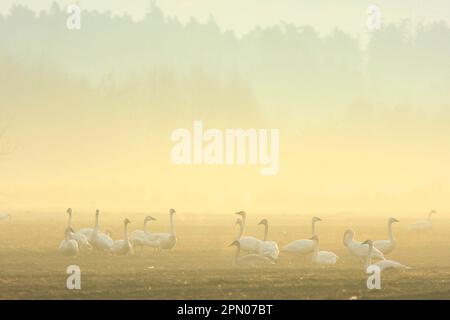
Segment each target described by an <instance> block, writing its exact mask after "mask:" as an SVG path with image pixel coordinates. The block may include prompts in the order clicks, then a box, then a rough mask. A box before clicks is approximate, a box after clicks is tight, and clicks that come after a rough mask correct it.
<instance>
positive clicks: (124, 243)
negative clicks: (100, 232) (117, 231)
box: [111, 219, 134, 255]
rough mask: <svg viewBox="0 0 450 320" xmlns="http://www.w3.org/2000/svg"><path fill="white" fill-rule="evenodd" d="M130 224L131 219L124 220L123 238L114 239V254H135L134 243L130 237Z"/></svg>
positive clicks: (112, 250)
mask: <svg viewBox="0 0 450 320" xmlns="http://www.w3.org/2000/svg"><path fill="white" fill-rule="evenodd" d="M128 224H130V220H128V219H125V220H124V221H123V239H122V240H116V241H114V244H113V246H112V247H111V253H112V254H118V255H129V254H134V250H133V245H132V244H131V242H130V239H129V238H128Z"/></svg>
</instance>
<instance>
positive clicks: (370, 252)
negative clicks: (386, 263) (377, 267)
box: [366, 244, 373, 269]
mask: <svg viewBox="0 0 450 320" xmlns="http://www.w3.org/2000/svg"><path fill="white" fill-rule="evenodd" d="M368 246H369V251H368V252H367V259H366V269H367V268H368V267H369V266H370V265H371V264H372V252H373V244H368Z"/></svg>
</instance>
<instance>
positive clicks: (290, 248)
mask: <svg viewBox="0 0 450 320" xmlns="http://www.w3.org/2000/svg"><path fill="white" fill-rule="evenodd" d="M319 221H322V219H320V218H318V217H313V218H312V223H311V224H312V236H313V237H314V236H316V235H317V234H316V223H317V222H319ZM281 251H283V252H291V253H296V254H301V255H303V254H308V253H312V252H313V251H314V242H313V240H311V239H301V240H294V241H292V242H291V243H288V244H287V245H285V246H284V247H283V249H282V250H281Z"/></svg>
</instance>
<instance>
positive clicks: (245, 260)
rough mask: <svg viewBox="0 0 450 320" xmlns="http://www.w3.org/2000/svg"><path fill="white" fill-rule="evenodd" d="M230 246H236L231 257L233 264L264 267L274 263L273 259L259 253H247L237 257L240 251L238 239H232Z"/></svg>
mask: <svg viewBox="0 0 450 320" xmlns="http://www.w3.org/2000/svg"><path fill="white" fill-rule="evenodd" d="M230 246H236V253H235V255H234V258H233V265H234V266H240V267H266V266H271V265H273V264H274V262H273V260H272V259H270V258H267V257H265V256H263V255H260V254H254V253H251V254H248V255H245V256H243V257H239V253H240V251H241V244H240V242H239V241H238V240H235V241H233V243H232V244H230Z"/></svg>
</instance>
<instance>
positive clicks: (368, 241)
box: [362, 240, 373, 247]
mask: <svg viewBox="0 0 450 320" xmlns="http://www.w3.org/2000/svg"><path fill="white" fill-rule="evenodd" d="M362 244H368V245H369V247H370V246H373V241H372V240H366V241H364V242H363V243H362Z"/></svg>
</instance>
